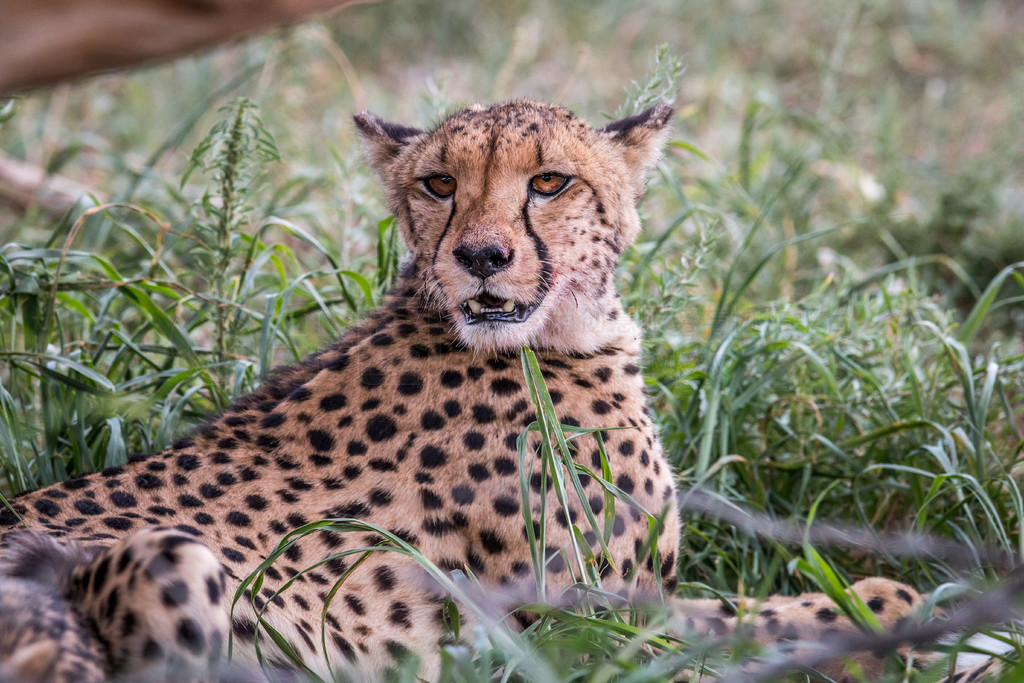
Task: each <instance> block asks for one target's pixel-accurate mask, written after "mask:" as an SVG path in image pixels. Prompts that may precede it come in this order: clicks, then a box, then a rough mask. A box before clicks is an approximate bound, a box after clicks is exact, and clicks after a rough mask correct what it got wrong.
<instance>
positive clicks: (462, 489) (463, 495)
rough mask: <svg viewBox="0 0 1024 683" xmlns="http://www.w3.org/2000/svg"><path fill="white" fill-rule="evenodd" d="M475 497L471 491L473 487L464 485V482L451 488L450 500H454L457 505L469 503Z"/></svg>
mask: <svg viewBox="0 0 1024 683" xmlns="http://www.w3.org/2000/svg"><path fill="white" fill-rule="evenodd" d="M475 497H476V494H475V493H473V489H471V488H470V487H468V486H466V485H465V484H462V485H460V486H456V487H455V488H453V489H452V500H454V501H455V502H456V503H458V504H459V505H469V504H470V503H472V502H473V499H474V498H475Z"/></svg>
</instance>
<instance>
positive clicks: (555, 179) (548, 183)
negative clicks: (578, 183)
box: [530, 173, 569, 195]
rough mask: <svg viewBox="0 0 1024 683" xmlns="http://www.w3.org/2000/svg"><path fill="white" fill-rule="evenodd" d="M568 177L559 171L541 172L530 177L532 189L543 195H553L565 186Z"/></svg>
mask: <svg viewBox="0 0 1024 683" xmlns="http://www.w3.org/2000/svg"><path fill="white" fill-rule="evenodd" d="M567 182H569V179H568V178H566V177H565V176H564V175H561V174H560V173H541V174H540V175H535V176H533V177H532V178H531V179H530V187H531V188H533V191H534V192H536V193H538V194H543V195H553V194H556V193H557V192H558V191H559V190H561V189H562V188H563V187H565V184H566V183H567Z"/></svg>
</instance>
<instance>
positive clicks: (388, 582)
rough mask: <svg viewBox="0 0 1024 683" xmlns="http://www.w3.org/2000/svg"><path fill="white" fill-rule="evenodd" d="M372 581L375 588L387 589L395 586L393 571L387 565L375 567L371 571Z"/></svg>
mask: <svg viewBox="0 0 1024 683" xmlns="http://www.w3.org/2000/svg"><path fill="white" fill-rule="evenodd" d="M373 582H374V583H375V584H377V589H378V590H382V591H389V590H392V589H393V588H394V587H395V573H394V572H393V571H391V569H390V568H389V567H377V569H376V570H375V571H374V572H373Z"/></svg>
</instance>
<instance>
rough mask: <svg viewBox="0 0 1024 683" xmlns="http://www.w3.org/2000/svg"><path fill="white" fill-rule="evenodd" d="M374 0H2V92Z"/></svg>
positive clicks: (150, 58) (198, 46)
mask: <svg viewBox="0 0 1024 683" xmlns="http://www.w3.org/2000/svg"><path fill="white" fill-rule="evenodd" d="M373 1H375V0H347V1H346V0H0V17H3V19H2V21H0V94H3V93H13V92H15V91H20V90H26V89H29V88H36V87H40V86H44V85H51V84H53V83H56V82H58V81H62V80H68V79H72V78H77V77H79V76H84V75H87V74H92V73H96V72H99V71H105V70H109V69H118V68H123V67H127V66H131V65H135V64H138V63H140V62H149V61H159V60H166V59H170V58H173V57H177V56H180V55H183V54H185V53H187V52H192V51H194V50H198V49H201V48H205V47H210V46H213V45H216V44H218V43H222V42H225V41H227V40H230V39H233V38H237V37H239V36H242V35H245V34H248V33H254V32H258V31H266V30H268V29H271V28H273V27H275V26H278V25H280V24H287V23H292V22H295V21H298V20H300V19H304V18H306V17H308V16H309V15H310V14H314V13H317V12H324V11H327V10H333V9H338V8H340V7H344V6H346V5H351V4H362V3H364V2H373Z"/></svg>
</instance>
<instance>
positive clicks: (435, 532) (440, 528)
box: [423, 517, 452, 536]
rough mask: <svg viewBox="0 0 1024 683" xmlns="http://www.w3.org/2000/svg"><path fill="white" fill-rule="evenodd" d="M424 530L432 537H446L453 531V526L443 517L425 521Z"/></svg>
mask: <svg viewBox="0 0 1024 683" xmlns="http://www.w3.org/2000/svg"><path fill="white" fill-rule="evenodd" d="M423 530H424V531H426V532H427V533H428V534H430V535H431V536H444V535H445V534H449V533H451V531H452V524H451V522H450V521H448V520H447V519H443V518H441V517H427V518H426V519H424V520H423Z"/></svg>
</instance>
